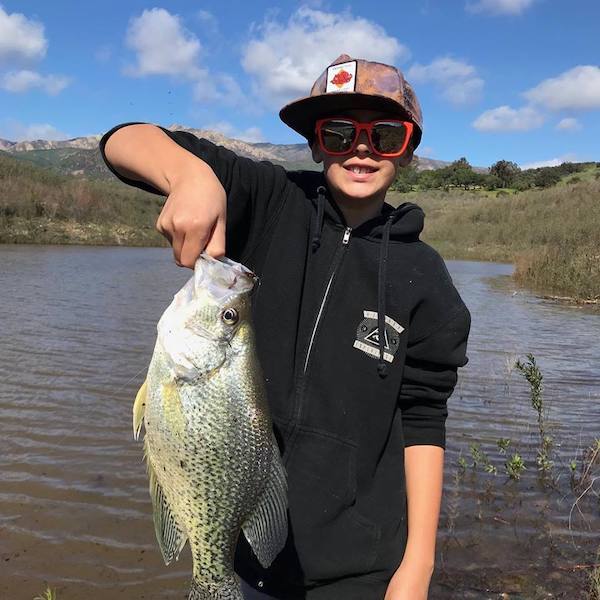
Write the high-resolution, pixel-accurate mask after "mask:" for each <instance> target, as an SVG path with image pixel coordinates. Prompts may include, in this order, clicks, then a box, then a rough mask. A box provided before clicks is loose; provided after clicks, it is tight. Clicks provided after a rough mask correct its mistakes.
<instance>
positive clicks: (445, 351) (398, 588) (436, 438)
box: [385, 290, 471, 600]
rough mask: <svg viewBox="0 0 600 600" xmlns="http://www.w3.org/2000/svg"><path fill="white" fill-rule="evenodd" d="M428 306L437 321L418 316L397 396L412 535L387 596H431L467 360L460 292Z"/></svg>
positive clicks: (466, 322) (468, 322) (390, 598)
mask: <svg viewBox="0 0 600 600" xmlns="http://www.w3.org/2000/svg"><path fill="white" fill-rule="evenodd" d="M436 296H437V295H436ZM452 296H454V298H452ZM452 299H453V300H454V303H453V302H452ZM437 302H441V303H442V304H445V305H446V307H447V306H448V305H452V304H453V305H454V306H453V308H451V309H450V314H449V316H448V315H446V316H441V315H443V310H442V309H439V312H438V308H437V307H436V308H435V309H434V306H433V304H437ZM430 308H432V309H434V310H435V312H436V313H437V316H438V319H436V320H437V323H436V322H435V321H434V323H433V326H432V325H431V320H430V319H429V318H426V315H421V318H422V319H423V320H421V323H423V322H426V323H428V328H427V329H426V330H424V331H419V329H418V325H419V322H418V320H416V322H415V323H414V324H413V325H414V326H415V327H414V328H413V339H411V340H409V343H408V347H407V356H406V362H405V366H404V374H403V380H402V387H401V390H400V396H399V399H398V403H399V406H400V409H401V411H402V427H403V432H404V444H405V449H404V473H405V481H406V500H407V505H408V515H407V516H408V539H407V542H406V548H405V551H404V556H403V558H402V562H401V564H400V566H399V568H398V570H397V571H396V573H395V574H394V576H393V577H392V579H391V581H390V584H389V586H388V592H387V594H386V597H385V600H396V598H398V599H399V600H404V599H405V598H415V599H418V600H421V599H422V600H425V599H426V598H427V590H428V588H429V582H430V579H431V576H432V574H433V570H434V566H435V545H436V537H437V529H438V523H439V516H440V508H441V502H442V491H443V477H444V451H445V446H446V418H447V416H448V409H447V401H448V398H449V397H450V396H451V394H452V392H453V391H454V387H455V385H456V381H457V370H458V367H462V366H464V365H465V364H466V363H467V361H468V358H467V355H466V348H467V339H468V335H469V330H470V325H471V315H470V313H469V311H468V310H467V308H466V306H465V305H464V304H463V303H462V300H460V297H459V296H458V293H457V292H456V291H455V290H454V291H453V293H452V294H441V296H440V297H437V298H436V299H435V300H434V301H433V303H432V305H431V306H430ZM424 312H425V313H427V312H429V311H424Z"/></svg>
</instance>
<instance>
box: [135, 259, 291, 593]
mask: <svg viewBox="0 0 600 600" xmlns="http://www.w3.org/2000/svg"><path fill="white" fill-rule="evenodd" d="M257 284H258V278H257V276H256V275H255V274H254V273H253V272H252V271H251V270H250V269H248V268H247V267H245V266H244V265H242V264H241V263H237V262H235V261H233V260H230V259H229V258H226V257H222V258H219V259H217V258H213V257H211V256H210V255H208V254H206V253H202V254H201V255H200V256H199V258H198V259H197V261H196V263H195V266H194V275H193V276H192V277H191V279H190V280H189V281H188V282H187V283H186V284H185V285H184V286H183V287H182V288H181V290H179V292H177V293H176V294H175V296H174V297H173V301H172V302H171V304H170V305H169V306H168V308H167V309H166V310H165V312H164V313H163V315H162V316H161V317H160V320H159V321H158V325H157V337H156V343H155V346H154V351H153V354H152V358H151V361H150V365H149V367H148V373H147V376H146V379H145V381H144V383H143V384H142V386H141V388H140V390H139V392H138V393H137V396H136V398H135V402H134V407H133V433H134V438H135V439H136V440H139V438H140V432H141V429H142V425H143V428H144V456H145V460H146V466H147V471H148V479H149V489H150V497H151V500H152V509H153V519H154V529H155V532H156V539H157V541H158V545H159V548H160V551H161V553H162V556H163V558H164V561H165V564H166V565H168V564H170V563H171V562H172V561H173V560H177V559H178V558H179V555H180V553H181V551H182V549H183V548H184V546H185V544H186V541H187V542H189V547H190V550H191V554H192V560H193V568H192V583H191V589H190V592H189V596H188V599H189V600H208V599H210V600H215V599H219V600H242V598H243V596H242V592H241V588H240V584H239V579H238V578H237V576H236V575H235V572H234V554H235V548H236V545H237V542H238V538H239V536H240V535H241V533H242V532H243V534H244V535H245V537H246V539H247V540H248V543H249V544H250V546H251V547H252V549H253V551H254V554H255V555H256V557H257V559H258V560H259V561H260V563H261V564H262V565H263V566H264V567H268V566H270V565H271V564H272V562H273V560H274V559H275V557H276V556H277V554H278V553H279V552H280V551H281V549H282V548H283V546H284V544H285V541H286V538H287V533H288V521H287V507H288V501H287V477H286V472H285V467H284V466H283V462H282V459H281V453H280V450H279V447H278V445H277V441H276V438H275V435H274V431H273V424H272V420H271V417H270V413H269V408H268V402H267V396H266V391H265V381H264V376H263V373H262V370H261V366H260V363H259V359H258V356H257V352H256V342H255V333H254V329H253V325H252V316H251V310H252V292H253V290H254V289H255V288H256V286H257Z"/></svg>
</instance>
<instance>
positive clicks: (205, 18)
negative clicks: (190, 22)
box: [196, 9, 219, 35]
mask: <svg viewBox="0 0 600 600" xmlns="http://www.w3.org/2000/svg"><path fill="white" fill-rule="evenodd" d="M196 16H197V17H198V20H199V21H200V22H201V23H202V25H203V26H204V29H205V31H206V32H207V33H210V34H212V35H216V34H217V33H218V32H219V22H218V21H217V18H216V17H215V15H213V14H212V13H211V12H209V11H208V10H202V9H201V10H199V11H197V12H196Z"/></svg>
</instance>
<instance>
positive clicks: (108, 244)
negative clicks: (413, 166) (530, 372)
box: [0, 224, 600, 308]
mask: <svg viewBox="0 0 600 600" xmlns="http://www.w3.org/2000/svg"><path fill="white" fill-rule="evenodd" d="M77 225H78V227H77V229H79V230H82V229H84V227H82V225H81V224H77ZM90 225H92V226H93V225H94V224H90ZM96 227H97V226H96ZM115 229H116V230H117V231H119V233H121V232H123V230H124V229H132V228H129V227H123V226H120V227H118V228H115ZM123 233H124V232H123ZM156 236H158V237H155V236H154V234H151V235H150V236H148V237H146V236H140V237H138V238H137V239H135V240H132V239H131V238H129V239H127V238H128V236H127V235H115V236H114V237H113V238H112V239H98V238H97V237H95V236H87V237H85V238H76V239H72V238H71V239H64V238H62V239H60V238H61V236H57V237H58V238H59V239H52V236H48V237H49V238H50V239H48V241H37V240H35V239H33V240H32V239H27V238H26V236H23V237H20V236H19V238H18V239H17V240H13V241H5V236H4V235H2V233H0V246H14V247H18V246H57V247H60V246H63V247H70V246H75V247H80V248H84V247H88V248H165V249H167V248H170V245H169V243H168V242H167V241H166V240H163V239H162V238H161V237H160V236H159V234H158V233H157V234H156ZM136 237H137V236H136ZM132 241H133V243H131V242H132ZM423 241H425V242H426V243H431V245H434V242H433V243H432V242H430V241H428V240H423ZM148 242H156V243H148ZM438 251H439V250H438ZM440 254H442V253H441V252H440ZM442 256H443V258H444V260H464V261H472V262H488V263H496V264H507V265H513V266H515V262H514V261H512V260H510V259H508V258H505V257H497V258H495V259H494V258H492V257H490V256H489V254H488V255H487V256H477V255H473V254H470V253H468V256H467V255H465V253H452V252H450V255H449V256H445V255H442ZM515 273H516V271H515ZM515 273H513V274H512V275H511V276H510V277H511V279H513V281H516V279H515ZM520 285H521V286H522V287H525V288H526V289H528V290H529V291H530V292H531V293H532V294H533V295H535V296H537V297H539V298H542V299H544V300H550V301H552V302H555V303H557V304H567V305H570V306H580V307H591V308H595V307H600V298H593V299H590V298H578V297H576V296H569V295H564V294H563V295H558V294H553V293H551V290H540V289H538V288H536V287H534V286H528V285H527V284H526V283H525V284H524V283H523V282H520Z"/></svg>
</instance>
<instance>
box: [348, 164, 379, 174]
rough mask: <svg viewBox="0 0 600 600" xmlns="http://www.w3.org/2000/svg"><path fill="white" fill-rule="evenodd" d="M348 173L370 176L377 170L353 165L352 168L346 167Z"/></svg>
mask: <svg viewBox="0 0 600 600" xmlns="http://www.w3.org/2000/svg"><path fill="white" fill-rule="evenodd" d="M344 169H346V170H347V171H351V172H352V173H355V174H356V175H368V174H369V173H375V171H377V169H373V168H371V167H359V166H357V165H352V166H350V167H344Z"/></svg>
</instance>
